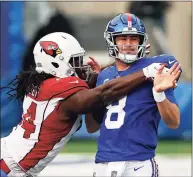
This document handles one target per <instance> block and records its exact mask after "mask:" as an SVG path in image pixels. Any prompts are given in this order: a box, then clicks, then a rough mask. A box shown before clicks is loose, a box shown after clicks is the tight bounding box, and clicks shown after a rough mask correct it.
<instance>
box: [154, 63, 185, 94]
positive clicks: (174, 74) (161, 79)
mask: <svg viewBox="0 0 193 177" xmlns="http://www.w3.org/2000/svg"><path fill="white" fill-rule="evenodd" d="M180 68H181V65H180V64H179V63H178V62H176V63H175V64H174V65H173V66H172V67H171V68H170V69H169V71H168V72H166V73H163V69H164V65H161V67H160V68H159V69H158V71H157V72H156V75H155V78H154V83H153V84H154V90H155V91H156V92H162V91H165V90H167V89H169V88H176V86H177V84H176V80H177V79H178V77H179V76H180V73H181V71H180Z"/></svg>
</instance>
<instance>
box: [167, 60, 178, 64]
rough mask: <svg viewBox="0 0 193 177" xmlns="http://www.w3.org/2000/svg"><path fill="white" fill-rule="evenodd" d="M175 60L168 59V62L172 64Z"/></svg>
mask: <svg viewBox="0 0 193 177" xmlns="http://www.w3.org/2000/svg"><path fill="white" fill-rule="evenodd" d="M175 61H176V60H172V61H170V60H169V62H168V63H169V64H172V63H174V62H175Z"/></svg>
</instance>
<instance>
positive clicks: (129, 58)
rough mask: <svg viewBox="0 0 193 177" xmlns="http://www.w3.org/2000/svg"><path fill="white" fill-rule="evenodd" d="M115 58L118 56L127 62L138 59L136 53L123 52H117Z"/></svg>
mask: <svg viewBox="0 0 193 177" xmlns="http://www.w3.org/2000/svg"><path fill="white" fill-rule="evenodd" d="M117 58H119V59H120V60H121V61H123V62H124V63H128V64H129V63H133V62H134V61H136V60H138V57H137V55H130V54H123V53H119V54H118V57H117Z"/></svg>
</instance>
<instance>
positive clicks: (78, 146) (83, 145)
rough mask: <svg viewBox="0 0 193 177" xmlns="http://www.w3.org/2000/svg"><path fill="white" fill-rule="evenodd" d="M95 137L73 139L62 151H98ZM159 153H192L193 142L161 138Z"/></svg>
mask: <svg viewBox="0 0 193 177" xmlns="http://www.w3.org/2000/svg"><path fill="white" fill-rule="evenodd" d="M96 151H97V142H96V140H95V139H72V140H70V141H69V142H68V144H67V145H66V146H65V147H64V148H63V150H62V152H61V153H96ZM156 153H157V154H179V155H191V153H192V142H191V141H184V140H159V142H158V147H157V150H156Z"/></svg>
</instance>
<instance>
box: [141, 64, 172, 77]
mask: <svg viewBox="0 0 193 177" xmlns="http://www.w3.org/2000/svg"><path fill="white" fill-rule="evenodd" d="M161 64H162V63H152V64H151V65H149V66H147V67H145V68H143V73H144V75H145V76H146V77H147V78H152V79H153V78H154V77H155V74H156V72H157V70H158V69H159V67H160V65H161ZM168 71H169V69H168V68H166V67H164V69H163V71H162V73H166V72H168Z"/></svg>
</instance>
